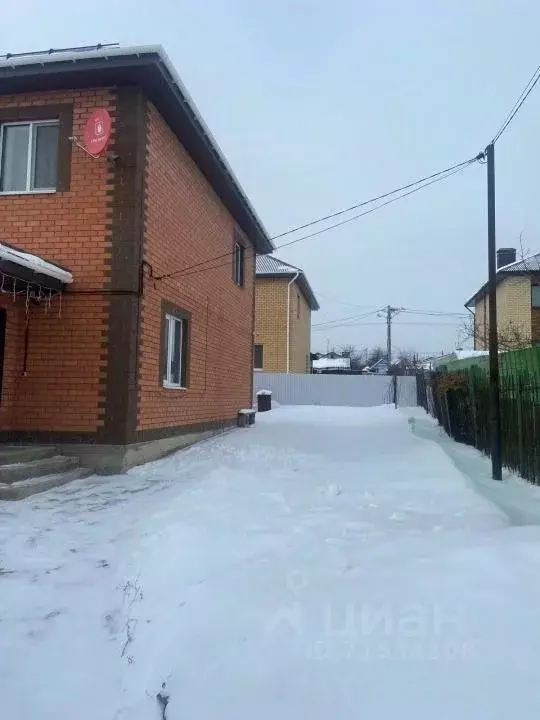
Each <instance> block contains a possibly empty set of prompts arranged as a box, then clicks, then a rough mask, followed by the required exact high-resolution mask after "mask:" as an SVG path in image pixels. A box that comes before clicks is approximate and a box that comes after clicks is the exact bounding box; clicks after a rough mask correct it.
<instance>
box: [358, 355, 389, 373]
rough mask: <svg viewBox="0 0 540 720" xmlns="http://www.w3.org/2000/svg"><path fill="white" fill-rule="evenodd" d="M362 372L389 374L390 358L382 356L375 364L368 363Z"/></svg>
mask: <svg viewBox="0 0 540 720" xmlns="http://www.w3.org/2000/svg"><path fill="white" fill-rule="evenodd" d="M362 372H365V373H371V374H372V375H388V360H387V359H386V358H380V360H377V362H374V363H373V365H368V366H367V367H365V368H364V369H363V371H362Z"/></svg>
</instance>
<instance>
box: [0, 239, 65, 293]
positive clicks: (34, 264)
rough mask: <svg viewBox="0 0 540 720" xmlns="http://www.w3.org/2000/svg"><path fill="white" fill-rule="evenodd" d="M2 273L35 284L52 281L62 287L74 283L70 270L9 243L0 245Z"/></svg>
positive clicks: (0, 268)
mask: <svg viewBox="0 0 540 720" xmlns="http://www.w3.org/2000/svg"><path fill="white" fill-rule="evenodd" d="M0 272H1V273H5V274H6V275H10V276H11V277H15V278H19V279H22V280H24V281H25V282H30V283H35V284H39V283H40V282H43V283H44V284H45V283H47V282H49V281H50V280H51V279H53V280H56V281H58V283H60V284H61V285H69V284H70V283H72V282H73V276H72V274H71V273H70V272H69V270H66V269H65V268H63V267H60V265H55V264H54V263H51V262H48V261H47V260H44V259H43V258H41V257H39V255H32V254H31V253H27V252H23V251H22V250H19V249H18V248H15V247H14V246H13V245H8V244H7V243H0Z"/></svg>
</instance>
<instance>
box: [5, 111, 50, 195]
mask: <svg viewBox="0 0 540 720" xmlns="http://www.w3.org/2000/svg"><path fill="white" fill-rule="evenodd" d="M21 126H28V128H29V130H28V148H27V149H28V157H27V159H26V187H25V189H24V190H2V189H0V195H38V194H41V193H45V194H51V193H56V192H58V186H59V184H60V159H61V158H60V132H61V123H60V119H59V118H54V117H53V118H47V119H42V120H26V119H20V120H9V121H1V120H0V178H1V177H2V161H3V158H2V154H3V148H4V130H5V128H6V127H21ZM38 126H54V127H56V128H58V143H57V161H56V185H55V187H43V188H35V187H32V184H33V182H34V177H33V176H34V172H35V168H36V161H35V151H36V139H37V134H36V131H35V128H36V127H38Z"/></svg>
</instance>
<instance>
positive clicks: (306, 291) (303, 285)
mask: <svg viewBox="0 0 540 720" xmlns="http://www.w3.org/2000/svg"><path fill="white" fill-rule="evenodd" d="M296 275H297V273H296V272H292V271H291V272H275V273H270V272H258V273H256V275H255V277H256V278H260V279H263V280H269V279H276V280H292V279H294V278H295V277H296ZM296 282H297V283H298V285H299V286H300V290H301V291H302V294H303V296H304V298H305V299H306V302H307V304H308V305H309V307H310V310H312V311H313V312H316V311H317V310H319V309H320V305H319V303H318V301H317V298H316V297H315V293H314V292H313V290H312V289H311V286H310V284H309V283H308V281H307V278H306V276H305V275H304V273H303V272H302V271H301V270H300V271H299V275H298V277H297V278H296Z"/></svg>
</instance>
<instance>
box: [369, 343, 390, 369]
mask: <svg viewBox="0 0 540 720" xmlns="http://www.w3.org/2000/svg"><path fill="white" fill-rule="evenodd" d="M385 357H386V350H383V348H382V347H380V346H379V345H377V347H374V348H371V350H368V353H367V364H368V365H369V366H370V367H371V366H372V365H374V364H375V363H376V362H377V361H378V360H382V359H383V358H385Z"/></svg>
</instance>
